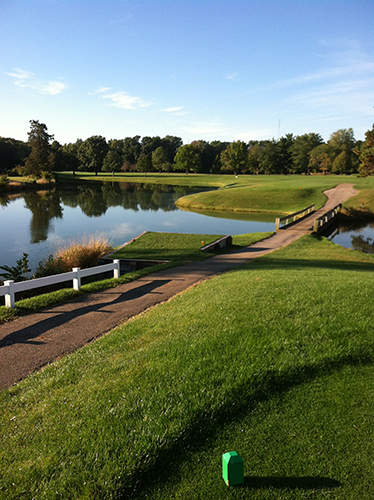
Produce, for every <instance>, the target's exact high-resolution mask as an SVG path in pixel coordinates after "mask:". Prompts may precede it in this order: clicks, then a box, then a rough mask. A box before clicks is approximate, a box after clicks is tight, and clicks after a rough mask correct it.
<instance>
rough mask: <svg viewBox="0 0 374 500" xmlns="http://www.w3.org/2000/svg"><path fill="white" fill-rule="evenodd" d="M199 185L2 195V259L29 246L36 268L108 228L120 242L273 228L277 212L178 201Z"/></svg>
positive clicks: (81, 188)
mask: <svg viewBox="0 0 374 500" xmlns="http://www.w3.org/2000/svg"><path fill="white" fill-rule="evenodd" d="M196 191H197V190H195V191H193V190H191V189H188V188H184V187H182V188H181V187H175V186H174V187H173V186H160V185H156V186H151V185H149V184H143V185H142V184H130V183H119V184H118V183H115V184H114V185H111V184H99V185H97V186H96V185H95V186H93V185H92V183H91V184H90V185H89V186H88V185H75V184H74V185H70V186H65V187H64V189H62V188H59V189H56V190H52V191H48V190H46V191H43V192H38V193H35V192H29V193H23V194H22V195H13V196H10V197H2V198H0V204H1V205H0V265H8V266H13V265H15V264H16V260H18V259H20V258H21V257H22V253H23V252H26V253H28V254H29V259H30V265H31V268H32V270H35V268H36V266H37V264H38V263H39V261H40V260H43V259H44V258H46V257H48V255H49V254H50V253H52V252H53V250H54V248H56V246H58V245H60V244H61V243H63V242H66V241H68V240H71V239H75V240H77V239H79V238H81V237H82V236H84V235H85V234H86V235H89V234H95V233H100V234H101V233H104V234H106V235H107V236H108V238H109V240H110V241H111V242H112V244H113V246H118V245H121V244H122V243H125V242H126V241H128V240H130V239H131V238H133V237H135V236H137V235H138V234H140V233H141V232H143V231H167V232H181V233H201V234H242V233H252V232H262V231H274V227H275V223H274V222H275V218H276V217H277V214H272V215H271V214H270V215H266V216H261V215H259V216H253V215H252V216H250V215H248V216H247V215H242V219H241V220H240V217H241V215H240V214H239V215H238V214H235V217H236V219H231V218H229V216H228V215H227V213H226V214H219V213H216V212H214V213H213V214H205V215H202V214H197V213H193V212H186V211H183V210H179V209H178V208H177V207H176V206H175V203H174V202H175V201H176V200H177V199H178V198H180V197H181V196H184V195H186V194H190V193H191V192H196ZM200 191H201V189H200ZM213 215H214V216H213ZM230 215H231V214H230ZM249 217H250V218H251V220H248V219H249ZM238 219H239V220H238Z"/></svg>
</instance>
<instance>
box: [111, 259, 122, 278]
mask: <svg viewBox="0 0 374 500" xmlns="http://www.w3.org/2000/svg"><path fill="white" fill-rule="evenodd" d="M113 264H116V266H117V267H116V268H115V269H113V278H119V275H120V260H119V259H115V260H113Z"/></svg>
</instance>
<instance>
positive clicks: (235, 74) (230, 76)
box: [226, 71, 238, 80]
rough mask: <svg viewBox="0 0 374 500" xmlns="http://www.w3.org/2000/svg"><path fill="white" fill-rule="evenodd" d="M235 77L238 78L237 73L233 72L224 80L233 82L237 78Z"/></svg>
mask: <svg viewBox="0 0 374 500" xmlns="http://www.w3.org/2000/svg"><path fill="white" fill-rule="evenodd" d="M237 76H238V73H237V71H234V73H229V74H228V75H226V78H227V79H228V80H235V79H236V78H237Z"/></svg>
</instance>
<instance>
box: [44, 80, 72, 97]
mask: <svg viewBox="0 0 374 500" xmlns="http://www.w3.org/2000/svg"><path fill="white" fill-rule="evenodd" d="M66 88H67V85H65V84H64V83H62V82H57V81H55V82H53V81H51V82H48V83H47V84H46V85H44V86H42V87H41V89H40V91H41V92H42V93H43V94H50V95H57V94H61V92H63V91H64V90H65V89H66Z"/></svg>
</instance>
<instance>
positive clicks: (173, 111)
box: [164, 106, 183, 113]
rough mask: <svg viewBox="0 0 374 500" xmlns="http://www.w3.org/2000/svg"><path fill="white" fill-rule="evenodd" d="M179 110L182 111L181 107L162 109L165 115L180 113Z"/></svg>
mask: <svg viewBox="0 0 374 500" xmlns="http://www.w3.org/2000/svg"><path fill="white" fill-rule="evenodd" d="M181 109H183V106H175V107H174V108H166V109H164V111H166V112H167V113H176V112H177V111H180V110H181Z"/></svg>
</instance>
